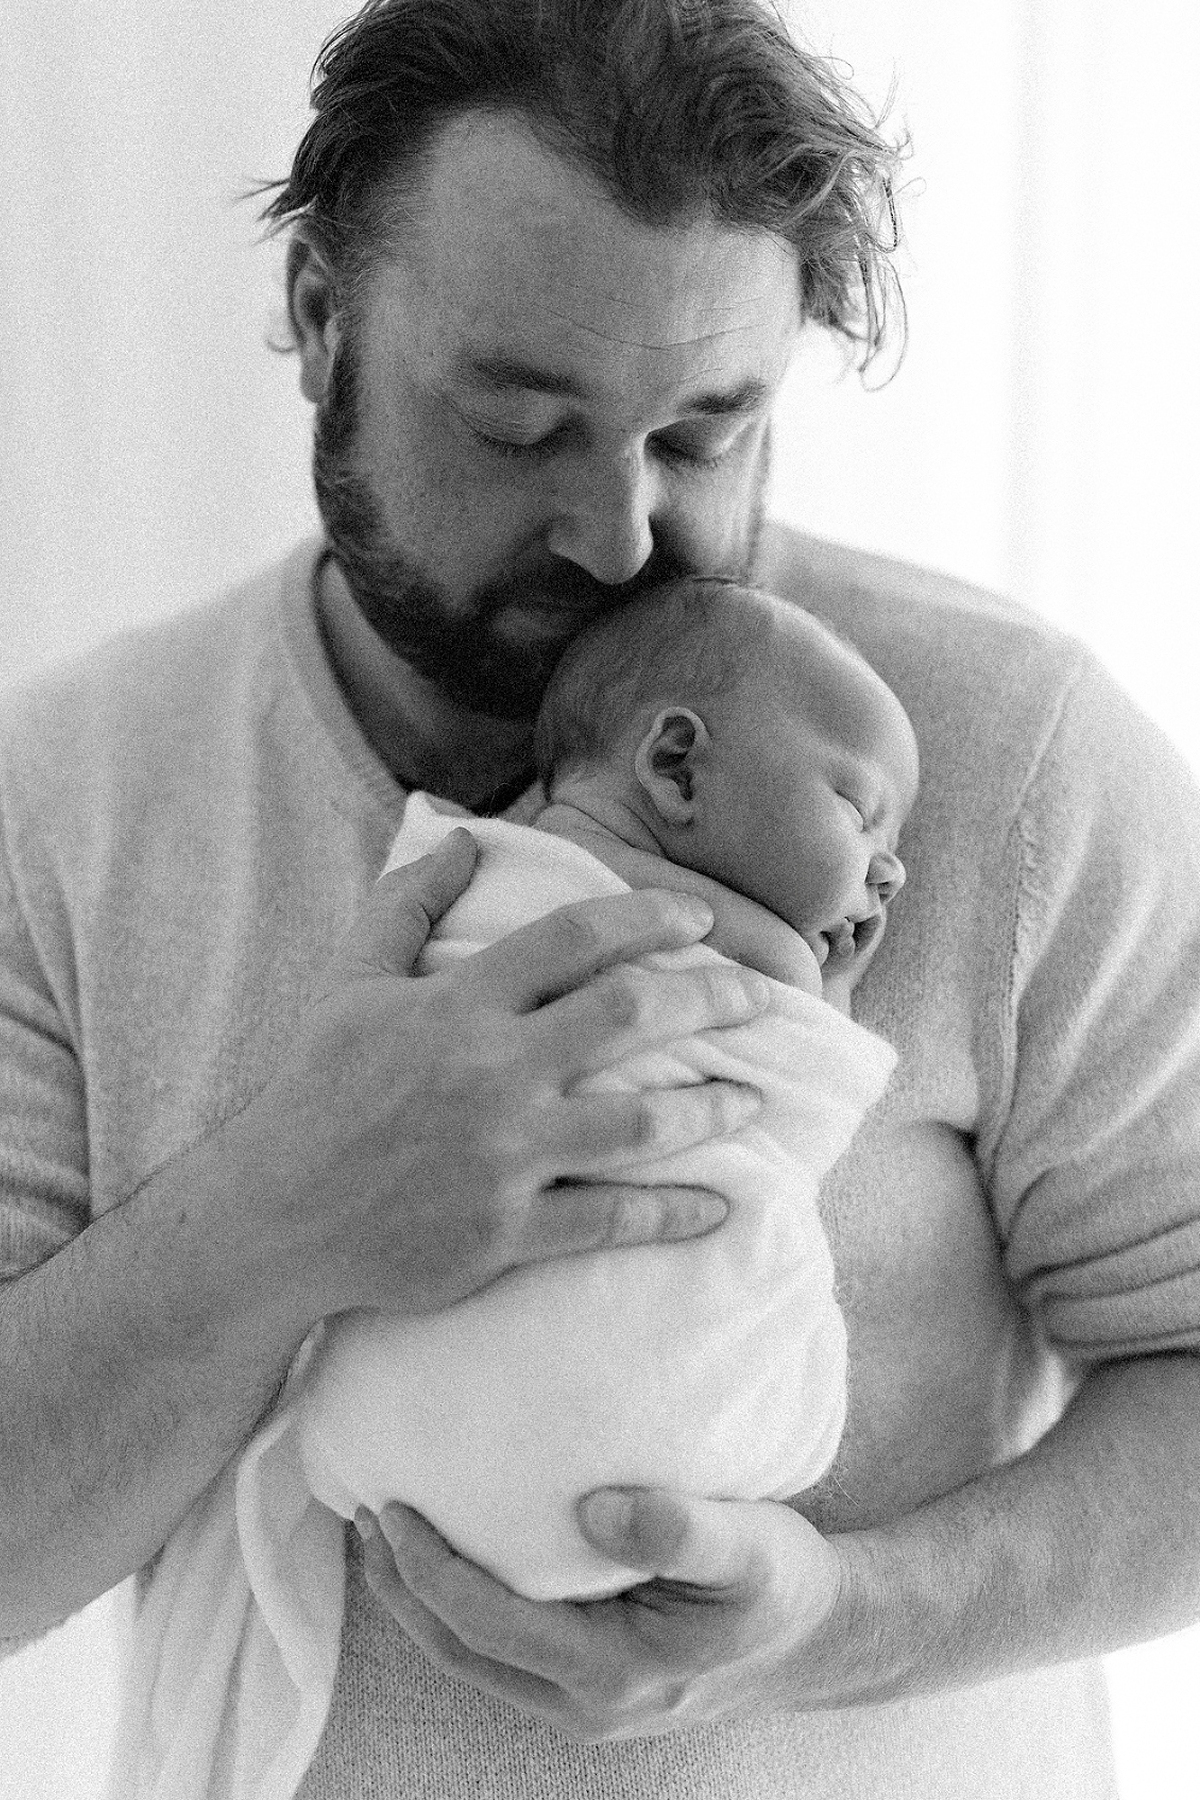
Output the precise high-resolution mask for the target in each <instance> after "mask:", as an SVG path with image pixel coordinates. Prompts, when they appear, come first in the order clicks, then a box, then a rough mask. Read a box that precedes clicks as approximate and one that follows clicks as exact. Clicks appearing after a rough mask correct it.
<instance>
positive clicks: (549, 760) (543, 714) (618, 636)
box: [534, 576, 799, 795]
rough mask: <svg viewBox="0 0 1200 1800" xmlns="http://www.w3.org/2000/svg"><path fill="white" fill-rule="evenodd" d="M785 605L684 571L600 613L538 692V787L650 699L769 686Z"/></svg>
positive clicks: (611, 740) (577, 762) (773, 683)
mask: <svg viewBox="0 0 1200 1800" xmlns="http://www.w3.org/2000/svg"><path fill="white" fill-rule="evenodd" d="M787 604H788V603H787V602H785V601H779V600H773V599H771V598H770V597H769V596H767V595H764V594H759V593H757V592H756V591H755V590H754V589H753V588H747V587H744V586H742V585H741V584H740V583H738V582H736V581H730V580H727V579H726V578H724V577H722V576H684V577H681V578H680V579H679V580H677V581H670V582H666V583H664V585H663V586H662V587H660V588H655V589H654V590H653V591H652V592H650V593H649V594H644V595H642V596H641V597H640V598H638V599H636V600H631V601H629V603H628V604H627V605H625V606H618V607H614V608H613V610H612V611H611V612H606V613H601V614H600V616H599V617H598V618H597V619H594V620H593V621H592V622H591V624H589V625H588V626H586V627H585V629H584V630H583V631H581V632H580V634H579V636H578V637H576V638H573V639H572V640H571V642H570V643H569V644H568V645H567V648H566V649H565V651H564V652H563V654H562V656H561V658H560V659H559V661H558V664H557V666H556V667H555V670H554V673H553V675H552V676H551V677H550V682H549V685H548V686H547V688H546V692H545V694H544V695H543V697H542V705H541V710H540V712H539V713H538V717H537V727H536V730H535V733H534V757H535V760H536V763H537V772H538V776H539V779H540V780H541V783H542V786H543V788H544V789H545V790H546V793H547V795H550V794H551V793H552V791H553V788H554V785H555V783H556V782H560V781H562V779H563V778H564V776H566V775H568V774H570V773H571V771H572V770H575V769H579V768H585V767H587V766H588V765H589V764H592V763H596V762H604V761H607V760H608V759H609V758H610V757H611V756H612V755H613V754H614V752H615V751H616V750H617V748H618V746H619V745H620V743H621V741H622V739H623V738H624V737H625V736H626V734H627V733H628V732H629V730H630V727H631V726H633V725H636V724H637V723H638V721H639V718H641V717H644V716H645V715H646V714H647V713H649V712H651V711H653V709H654V708H655V707H657V706H659V705H663V704H666V703H667V702H669V701H672V700H677V701H681V702H687V703H688V704H692V705H695V706H697V707H701V706H703V704H704V702H705V700H709V699H713V698H716V697H718V696H728V695H730V694H732V693H734V692H735V691H736V690H737V688H738V687H740V686H742V685H746V686H754V687H755V688H757V689H758V691H759V692H760V693H763V694H766V693H768V692H778V691H779V689H780V686H781V683H782V681H783V679H784V677H785V674H786V669H787V666H788V663H789V660H790V659H789V656H788V654H786V652H785V654H784V655H783V656H782V657H781V654H780V651H781V640H782V638H783V634H781V633H780V631H779V628H778V609H779V608H780V607H782V606H785V605H787ZM798 610H799V609H798V608H797V611H798ZM787 649H788V650H790V646H787Z"/></svg>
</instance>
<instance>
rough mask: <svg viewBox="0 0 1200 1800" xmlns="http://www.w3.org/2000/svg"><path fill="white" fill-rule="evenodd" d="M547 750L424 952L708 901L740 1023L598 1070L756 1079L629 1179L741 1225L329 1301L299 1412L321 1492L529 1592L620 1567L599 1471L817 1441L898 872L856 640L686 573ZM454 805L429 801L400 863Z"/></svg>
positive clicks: (770, 1465) (827, 1442) (805, 1477)
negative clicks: (603, 1509)
mask: <svg viewBox="0 0 1200 1800" xmlns="http://www.w3.org/2000/svg"><path fill="white" fill-rule="evenodd" d="M537 746H538V756H539V765H540V773H541V776H542V781H543V785H544V788H545V790H546V793H547V795H548V804H547V805H546V807H545V809H544V810H543V811H542V812H541V813H540V814H539V815H538V816H537V817H536V818H535V820H534V822H533V827H532V829H530V828H528V827H522V826H515V825H511V824H507V823H504V822H500V821H494V820H493V821H473V822H472V826H471V829H472V831H473V833H474V835H475V836H476V837H477V838H478V839H479V841H480V844H481V846H482V856H481V859H480V865H479V867H478V869H477V871H476V875H475V877H474V879H473V881H472V884H471V886H470V888H469V889H468V892H467V894H466V895H464V896H463V898H462V899H461V900H460V901H459V902H458V903H457V904H456V905H455V906H454V907H453V908H452V909H451V911H450V913H449V914H448V915H447V916H446V918H445V919H444V920H443V921H442V923H441V925H440V926H439V927H438V930H437V933H436V939H437V941H436V942H435V943H431V944H430V946H429V948H428V951H427V953H426V963H425V965H424V966H426V967H438V966H440V965H441V962H442V961H444V960H445V959H446V958H448V957H450V956H454V955H462V954H469V953H470V952H471V951H473V950H475V949H478V948H480V947H481V946H482V944H484V943H486V942H488V941H491V939H493V938H494V937H496V936H499V935H501V934H503V933H504V932H507V931H509V930H512V929H514V928H516V927H517V926H518V925H520V924H522V923H524V922H525V921H526V920H528V919H529V918H532V917H534V916H536V915H537V914H539V913H541V912H545V911H547V910H549V909H550V908H551V907H553V906H556V905H560V904H562V903H563V902H564V901H566V900H569V899H576V898H579V897H581V896H584V895H587V894H595V893H603V892H613V891H618V890H619V887H620V885H621V884H622V883H625V884H628V885H637V886H652V885H653V886H669V887H677V888H684V889H687V890H690V891H692V892H696V893H699V894H701V895H702V896H703V897H704V898H705V899H706V900H708V901H709V902H710V904H711V905H712V907H713V911H714V914H715V916H716V926H715V928H714V931H713V933H712V935H711V938H710V940H709V941H710V943H711V944H712V945H713V946H714V949H704V948H702V949H700V950H699V951H691V952H687V953H677V954H685V955H687V956H691V957H695V956H697V955H699V956H701V957H704V956H706V955H707V956H712V955H713V954H714V950H715V951H720V952H723V953H725V954H726V955H729V956H732V957H734V958H737V959H739V960H741V961H744V962H747V963H751V964H753V965H756V966H757V967H759V968H760V969H762V970H763V971H764V972H765V973H767V974H768V975H770V976H772V977H774V978H775V979H776V981H777V982H778V983H780V984H787V985H786V986H784V985H780V986H779V987H778V988H777V990H776V991H775V996H774V1000H773V1004H772V1006H771V1008H770V1010H769V1012H768V1014H767V1015H766V1016H765V1017H764V1018H763V1019H761V1020H757V1021H755V1022H754V1024H753V1025H751V1026H748V1027H744V1028H742V1029H741V1030H739V1031H736V1032H724V1033H719V1034H712V1035H711V1036H710V1038H709V1040H708V1041H704V1040H700V1041H697V1040H691V1041H688V1042H686V1043H684V1044H681V1045H678V1046H675V1047H674V1048H673V1049H672V1051H671V1052H670V1053H669V1054H660V1055H658V1056H656V1057H643V1058H641V1059H639V1061H638V1063H637V1064H635V1065H631V1064H626V1065H625V1066H623V1067H622V1068H621V1069H619V1070H617V1071H614V1072H608V1073H606V1075H605V1076H603V1077H597V1078H594V1079H593V1084H592V1085H593V1086H596V1087H599V1086H604V1085H611V1084H613V1083H614V1082H617V1083H620V1084H622V1085H626V1086H641V1087H647V1086H656V1085H668V1084H671V1085H673V1084H677V1083H678V1082H680V1081H681V1080H685V1081H686V1080H693V1081H696V1080H703V1079H705V1078H706V1077H711V1076H714V1075H723V1076H725V1077H727V1078H728V1077H730V1076H732V1077H733V1078H734V1079H740V1080H742V1081H745V1082H747V1083H749V1084H751V1085H754V1086H756V1087H757V1088H759V1089H760V1090H761V1091H763V1092H764V1094H765V1096H766V1105H765V1107H764V1109H763V1112H762V1114H761V1115H760V1116H759V1117H758V1118H756V1119H755V1120H753V1121H752V1122H751V1123H750V1125H749V1126H747V1127H743V1128H742V1129H741V1130H739V1131H737V1132H735V1133H733V1134H732V1135H731V1137H730V1138H729V1139H728V1140H726V1141H724V1142H722V1143H720V1144H716V1145H705V1146H701V1147H700V1148H699V1149H696V1150H692V1151H690V1152H687V1153H686V1154H677V1155H675V1156H673V1157H670V1158H666V1159H660V1161H659V1162H658V1163H646V1164H639V1165H636V1166H635V1167H634V1168H633V1169H631V1168H630V1167H629V1166H628V1165H627V1166H625V1167H624V1168H623V1169H622V1171H621V1179H623V1180H636V1181H638V1182H648V1183H653V1182H672V1183H678V1184H680V1185H703V1186H708V1187H715V1188H717V1189H719V1190H720V1191H721V1192H723V1193H725V1194H726V1196H727V1197H728V1198H729V1199H730V1200H731V1202H732V1212H731V1217H730V1219H729V1221H728V1222H727V1224H726V1225H725V1226H724V1227H723V1228H722V1230H721V1231H719V1232H718V1233H716V1234H713V1235H711V1236H710V1237H708V1238H704V1239H700V1240H697V1241H695V1242H693V1243H691V1244H685V1245H670V1246H652V1247H649V1248H647V1247H638V1248H635V1249H632V1250H629V1249H626V1250H620V1251H611V1252H607V1253H605V1254H604V1255H602V1256H594V1257H587V1258H569V1259H565V1260H560V1261H557V1262H554V1263H550V1264H538V1265H537V1266H536V1267H533V1268H527V1269H522V1270H518V1271H515V1272H514V1273H512V1274H510V1275H507V1276H505V1277H504V1278H502V1279H501V1280H500V1281H498V1282H496V1283H494V1284H493V1285H492V1286H491V1287H490V1288H488V1289H487V1290H486V1291H485V1292H483V1293H481V1294H477V1295H474V1296H472V1297H471V1298H469V1299H468V1300H466V1301H463V1302H461V1303H460V1304H459V1305H457V1306H455V1307H454V1308H452V1309H451V1310H450V1311H448V1312H445V1313H442V1314H440V1315H437V1316H435V1317H432V1318H422V1319H416V1320H395V1319H392V1318H389V1317H387V1316H386V1315H381V1314H364V1315H357V1316H355V1317H353V1318H351V1319H344V1320H340V1321H337V1322H336V1323H334V1324H333V1325H332V1327H331V1329H330V1333H329V1338H328V1341H327V1343H326V1345H325V1346H324V1347H323V1349H322V1350H321V1351H320V1352H319V1353H318V1356H317V1360H316V1365H315V1367H314V1369H313V1371H312V1373H311V1375H310V1377H309V1381H308V1385H307V1388H306V1391H305V1393H304V1395H303V1397H302V1398H301V1400H300V1402H299V1405H300V1408H301V1412H302V1419H303V1425H302V1431H301V1439H302V1446H303V1448H302V1454H303V1459H304V1466H305V1471H306V1476H307V1478H308V1480H309V1483H310V1485H311V1487H312V1491H313V1492H314V1493H315V1494H317V1495H318V1497H319V1498H321V1499H322V1500H323V1501H324V1502H325V1503H326V1504H327V1505H329V1506H331V1507H333V1508H334V1509H335V1510H336V1511H338V1512H340V1513H342V1514H343V1515H344V1516H351V1515H352V1513H353V1511H354V1507H355V1505H356V1504H357V1503H363V1502H365V1503H366V1504H367V1505H368V1506H370V1507H371V1508H372V1509H377V1508H378V1507H379V1506H381V1505H383V1504H384V1503H386V1501H388V1500H390V1499H401V1500H405V1501H406V1502H408V1503H409V1504H411V1505H413V1506H415V1507H416V1508H417V1509H418V1510H419V1511H421V1512H422V1513H424V1514H425V1515H426V1516H427V1517H428V1518H430V1519H431V1521H432V1522H433V1523H434V1524H435V1525H436V1526H437V1527H438V1528H439V1530H441V1531H442V1532H443V1534H444V1535H445V1536H446V1537H448V1538H449V1540H450V1541H451V1542H452V1543H453V1544H454V1545H455V1546H456V1547H457V1548H458V1549H460V1550H461V1551H462V1552H463V1553H464V1554H466V1555H468V1556H470V1557H472V1558H473V1559H474V1560H476V1561H478V1562H481V1563H483V1564H484V1566H486V1567H488V1568H489V1569H490V1570H491V1571H492V1572H493V1573H495V1574H497V1575H499V1576H500V1577H501V1578H502V1579H503V1580H505V1581H507V1582H508V1583H509V1585H511V1586H513V1587H516V1588H517V1589H518V1590H519V1591H521V1592H524V1593H526V1594H529V1595H531V1596H532V1597H535V1598H551V1597H564V1596H570V1597H574V1598H581V1597H585V1596H589V1597H590V1596H594V1595H596V1594H599V1593H611V1592H614V1591H616V1590H618V1589H619V1588H620V1587H621V1586H623V1585H627V1584H628V1583H629V1582H630V1581H631V1580H633V1579H634V1578H635V1577H634V1575H633V1572H631V1571H627V1570H622V1569H620V1568H617V1567H614V1565H612V1564H611V1563H606V1562H605V1561H604V1559H603V1558H602V1557H600V1556H599V1555H598V1554H597V1553H596V1552H595V1551H594V1550H592V1549H591V1548H590V1546H588V1545H587V1543H586V1542H585V1540H584V1539H583V1537H582V1536H581V1534H580V1533H579V1532H578V1530H577V1528H576V1526H575V1522H574V1510H573V1509H574V1504H575V1502H576V1500H577V1499H578V1498H579V1497H580V1496H581V1495H582V1494H583V1493H585V1492H587V1491H588V1490H589V1489H590V1488H592V1487H595V1486H598V1485H601V1484H607V1483H618V1484H622V1483H631V1484H648V1483H657V1484H662V1485H675V1486H682V1487H686V1488H690V1489H692V1490H693V1491H700V1492H704V1493H707V1494H713V1495H724V1496H727V1497H746V1498H749V1497H756V1498H761V1497H766V1496H773V1497H776V1498H784V1497H787V1496H789V1495H791V1494H794V1493H797V1492H799V1491H800V1490H801V1489H803V1488H805V1487H808V1486H810V1485H811V1484H812V1483H813V1482H814V1481H816V1480H817V1479H818V1477H819V1476H820V1475H821V1474H822V1473H824V1471H825V1469H826V1468H827V1467H828V1465H829V1463H830V1461H831V1460H832V1458H833V1454H834V1451H835V1449H836V1446H837V1441H838V1438H839V1435H840V1432H841V1428H842V1424H843V1422H844V1416H845V1333H844V1327H843V1324H842V1319H841V1315H840V1312H839V1309H838V1307H837V1304H836V1301H835V1298H834V1290H833V1270H832V1264H831V1261H830V1257H829V1251H828V1247H827V1245H826V1241H825V1237H824V1233H823V1231H822V1228H821V1224H820V1219H819V1216H818V1214H817V1210H816V1191H817V1185H818V1183H819V1180H820V1178H821V1176H822V1175H823V1174H824V1173H825V1171H826V1170H827V1169H828V1167H829V1166H830V1165H831V1163H832V1162H833V1161H834V1160H835V1159H836V1157H837V1156H838V1155H840V1153H841V1152H842V1150H843V1149H844V1148H845V1146H846V1144H847V1143H848V1141H849V1139H850V1136H851V1135H852V1133H853V1131H854V1129H855V1127H856V1125H857V1123H858V1121H859V1120H860V1118H861V1117H862V1114H863V1113H864V1112H865V1110H866V1108H867V1106H868V1105H869V1104H870V1103H871V1101H872V1100H874V1098H875V1097H876V1096H877V1094H878V1093H879V1091H880V1090H881V1088H882V1086H883V1084H884V1082H885V1080H886V1077H887V1074H888V1073H889V1071H890V1066H891V1057H890V1052H889V1051H888V1049H887V1047H886V1046H885V1045H883V1044H882V1043H881V1042H880V1041H879V1040H878V1039H875V1038H873V1037H871V1036H870V1035H869V1034H868V1033H866V1032H864V1031H862V1030H861V1029H860V1028H859V1027H857V1026H854V1025H852V1024H851V1023H850V1021H849V1018H848V1016H842V1015H843V1014H847V1015H848V1012H849V995H850V990H851V988H852V986H853V984H854V982H855V981H856V980H857V979H858V977H859V976H860V975H861V973H862V971H863V970H864V969H865V967H866V966H867V964H868V962H869V961H870V959H871V957H872V955H873V954H874V952H875V950H876V948H877V946H878V944H879V941H880V937H881V934H882V931H883V926H884V920H885V916H886V909H887V906H888V904H889V902H890V901H891V899H892V897H893V896H894V895H895V894H896V893H897V892H898V890H899V889H900V887H901V886H902V884H903V881H904V870H903V867H902V865H901V863H900V860H899V858H898V856H897V854H896V843H897V837H898V834H899V831H900V827H901V824H902V823H903V820H904V818H905V815H906V813H907V811H908V809H909V807H910V805H911V803H912V800H913V797H914V793H915V788H916V773H917V755H916V747H915V743H914V739H913V734H912V729H911V726H910V725H909V721H908V718H907V716H906V714H905V713H904V710H903V708H902V707H901V706H900V703H899V701H898V700H897V699H896V697H895V695H894V694H893V693H892V692H891V690H890V689H889V688H888V687H886V686H885V684H884V683H883V682H882V681H881V680H880V678H879V677H878V676H877V675H876V674H875V673H874V671H873V670H872V669H870V668H869V666H868V665H867V664H866V663H865V662H864V661H863V659H862V658H861V657H860V656H859V655H858V654H857V653H856V652H855V651H853V650H852V649H850V648H849V647H848V646H846V645H845V644H843V643H841V642H840V641H839V640H837V639H836V638H835V637H833V635H832V634H831V633H830V632H829V631H827V630H826V629H825V628H824V627H823V626H821V625H820V624H818V623H817V621H816V620H815V619H813V618H811V617H810V616H809V615H807V614H805V613H803V612H801V611H799V610H797V609H796V608H795V607H792V606H788V605H786V604H784V603H782V602H779V601H776V600H773V599H771V598H770V597H768V596H765V595H762V594H759V593H756V592H753V591H749V590H746V589H742V588H737V587H734V586H732V585H731V584H728V583H724V582H719V581H703V582H702V581H686V582H680V583H675V584H673V585H672V586H671V587H669V588H667V589H664V590H660V591H659V592H657V593H656V594H654V595H652V596H650V597H648V598H644V599H642V600H639V601H638V602H636V603H634V604H633V605H631V606H629V607H626V608H623V609H621V610H620V611H619V612H617V613H614V614H610V615H608V616H607V617H605V618H603V619H601V620H600V621H598V622H597V623H596V624H595V625H593V626H592V627H590V628H589V629H588V630H587V631H586V632H585V633H583V635H582V636H581V637H580V638H579V639H577V640H576V641H575V642H574V643H573V644H572V645H571V646H570V648H569V649H568V651H567V653H566V655H565V656H564V658H563V660H562V663H561V664H560V666H559V669H558V671H557V672H556V675H555V677H554V680H553V682H552V684H551V686H550V689H549V691H548V693H547V695H546V697H545V701H544V704H543V707H542V711H541V714H540V717H539V723H538V732H537ZM457 822H458V819H457V818H456V817H455V816H454V815H453V814H451V813H446V814H439V813H436V812H434V811H433V810H432V809H431V808H430V806H429V805H428V803H427V802H426V801H425V800H424V799H423V797H421V796H415V797H414V798H413V799H411V800H410V801H409V805H408V811H407V813H406V817H405V824H404V829H403V830H402V832H401V834H400V838H399V839H398V841H397V845H396V849H395V851H394V852H393V858H392V866H395V865H396V864H397V863H399V862H404V861H408V860H411V859H413V858H415V857H417V856H420V855H422V854H424V853H425V852H426V851H427V850H429V849H430V848H431V847H432V845H433V844H434V843H435V842H436V841H437V840H438V838H439V837H441V836H443V835H445V833H447V832H448V831H450V830H451V829H453V827H454V825H455V824H456V823H457ZM614 878H616V879H614ZM662 960H663V961H667V962H669V961H670V960H671V958H663V959H662ZM796 990H798V991H796ZM822 996H824V998H823V997H822ZM826 1000H828V1001H832V1002H833V1005H832V1006H831V1005H829V1004H826V1003H825V1002H826ZM835 1007H836V1008H837V1009H839V1010H838V1011H835V1010H834V1008H835Z"/></svg>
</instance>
